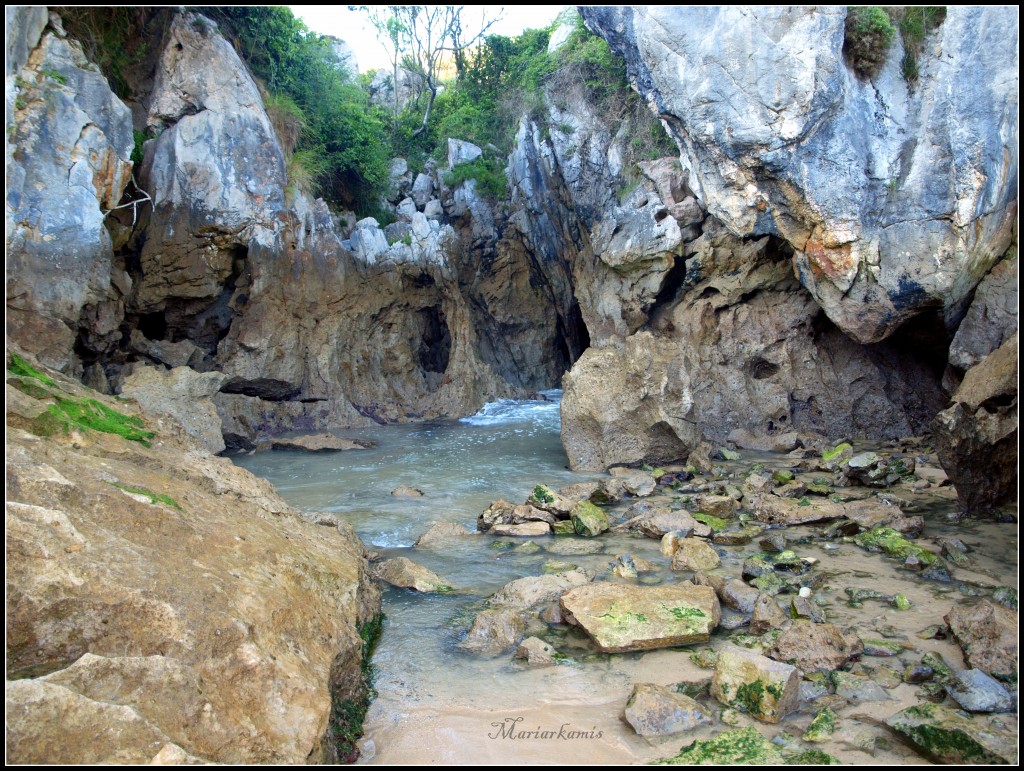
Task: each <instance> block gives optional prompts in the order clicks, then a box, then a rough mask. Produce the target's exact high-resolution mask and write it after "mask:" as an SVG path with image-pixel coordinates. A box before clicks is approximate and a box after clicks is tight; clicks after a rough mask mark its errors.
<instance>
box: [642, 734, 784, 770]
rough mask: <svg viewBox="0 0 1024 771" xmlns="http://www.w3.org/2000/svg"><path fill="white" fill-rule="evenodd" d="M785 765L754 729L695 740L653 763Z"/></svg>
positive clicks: (776, 749)
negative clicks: (671, 754)
mask: <svg viewBox="0 0 1024 771" xmlns="http://www.w3.org/2000/svg"><path fill="white" fill-rule="evenodd" d="M784 762H785V760H784V758H783V757H782V753H781V752H780V751H779V748H778V747H776V746H775V745H774V744H772V743H771V742H770V741H768V740H767V739H765V738H764V737H763V736H761V734H760V733H758V731H757V729H756V728H751V727H749V726H748V727H747V728H737V729H735V730H732V731H726V732H725V733H721V734H719V735H718V736H716V737H715V738H714V739H708V740H707V741H695V742H693V744H689V745H687V746H686V747H683V748H682V749H681V750H680V751H679V754H678V755H676V756H675V757H672V758H662V759H661V760H656V761H654V764H655V765H662V766H778V765H782V764H783V763H784Z"/></svg>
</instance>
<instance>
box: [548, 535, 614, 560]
mask: <svg viewBox="0 0 1024 771" xmlns="http://www.w3.org/2000/svg"><path fill="white" fill-rule="evenodd" d="M544 551H546V552H549V553H551V554H558V555H560V556H562V557H569V556H580V555H583V554H600V553H601V552H602V551H604V544H603V543H601V542H600V541H591V540H589V539H587V538H558V539H556V540H554V541H551V542H550V543H545V544H544Z"/></svg>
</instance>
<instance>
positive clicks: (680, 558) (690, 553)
mask: <svg viewBox="0 0 1024 771" xmlns="http://www.w3.org/2000/svg"><path fill="white" fill-rule="evenodd" d="M666 537H667V536H666ZM721 564H722V558H721V557H719V556H718V552H716V551H715V550H714V549H713V548H712V547H711V546H709V545H708V544H707V543H706V542H705V541H702V540H701V539H699V538H683V539H682V540H680V541H678V542H677V543H676V548H675V551H674V552H673V555H672V569H673V570H712V569H714V568H717V567H718V566H719V565H721Z"/></svg>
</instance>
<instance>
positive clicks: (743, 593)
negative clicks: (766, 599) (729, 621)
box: [718, 578, 760, 615]
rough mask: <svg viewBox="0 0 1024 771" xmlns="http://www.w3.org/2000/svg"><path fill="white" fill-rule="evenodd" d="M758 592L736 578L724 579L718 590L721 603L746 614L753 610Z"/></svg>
mask: <svg viewBox="0 0 1024 771" xmlns="http://www.w3.org/2000/svg"><path fill="white" fill-rule="evenodd" d="M759 594H760V592H758V590H757V589H755V588H753V587H752V586H748V585H747V584H745V583H743V582H742V581H740V580H739V579H736V578H733V579H730V580H729V581H726V582H725V584H724V585H723V586H722V588H721V590H720V591H719V592H718V596H719V598H720V599H721V600H722V604H723V605H725V606H726V607H729V608H732V609H733V610H738V611H739V612H740V613H744V614H746V615H750V614H751V613H753V612H754V605H756V604H757V598H758V595H759Z"/></svg>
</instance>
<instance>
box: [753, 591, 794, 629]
mask: <svg viewBox="0 0 1024 771" xmlns="http://www.w3.org/2000/svg"><path fill="white" fill-rule="evenodd" d="M787 621H789V616H787V615H786V613H785V612H784V611H783V610H782V608H780V607H779V604H778V603H777V602H776V601H775V600H774V599H773V598H772V597H771V596H770V595H768V594H764V593H761V594H758V596H757V601H756V602H755V603H754V610H753V611H752V613H751V616H750V633H751V634H764V633H765V632H767V631H769V630H771V629H778V628H779V627H781V626H783V625H784V624H785V623H786V622H787Z"/></svg>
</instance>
